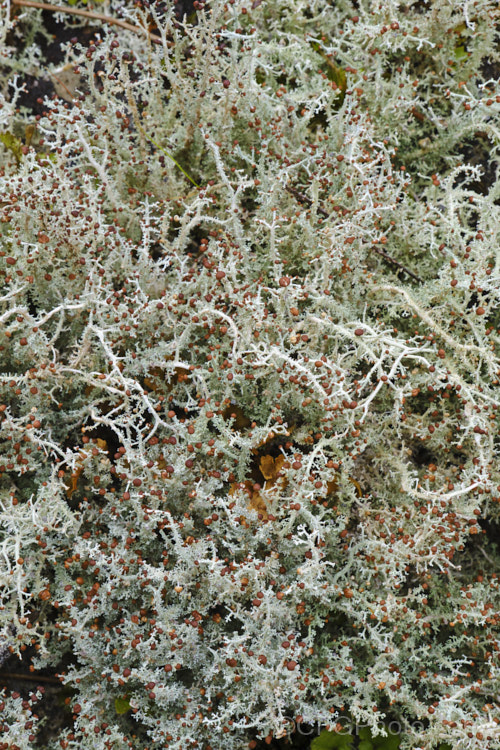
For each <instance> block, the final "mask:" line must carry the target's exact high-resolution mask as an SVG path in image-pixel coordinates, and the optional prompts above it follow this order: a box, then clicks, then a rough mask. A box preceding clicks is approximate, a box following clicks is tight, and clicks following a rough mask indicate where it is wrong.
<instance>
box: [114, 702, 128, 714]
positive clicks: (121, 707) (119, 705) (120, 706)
mask: <svg viewBox="0 0 500 750" xmlns="http://www.w3.org/2000/svg"><path fill="white" fill-rule="evenodd" d="M130 708H131V706H130V703H129V700H128V698H115V711H116V713H117V714H126V713H127V711H129V710H130Z"/></svg>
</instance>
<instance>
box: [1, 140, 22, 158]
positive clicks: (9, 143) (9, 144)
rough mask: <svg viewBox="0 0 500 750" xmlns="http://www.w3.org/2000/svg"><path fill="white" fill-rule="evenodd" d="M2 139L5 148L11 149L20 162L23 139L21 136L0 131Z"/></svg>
mask: <svg viewBox="0 0 500 750" xmlns="http://www.w3.org/2000/svg"><path fill="white" fill-rule="evenodd" d="M0 141H1V142H2V143H3V145H4V146H5V148H7V149H8V150H9V151H12V153H13V154H14V157H15V159H16V161H17V163H18V164H19V162H20V161H21V155H22V151H21V148H22V145H23V143H22V141H21V140H20V139H19V138H16V136H15V135H14V134H13V133H0Z"/></svg>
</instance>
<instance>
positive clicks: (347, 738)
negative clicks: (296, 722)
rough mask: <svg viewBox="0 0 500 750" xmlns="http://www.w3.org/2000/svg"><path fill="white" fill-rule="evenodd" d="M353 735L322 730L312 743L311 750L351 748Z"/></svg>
mask: <svg viewBox="0 0 500 750" xmlns="http://www.w3.org/2000/svg"><path fill="white" fill-rule="evenodd" d="M352 741H353V736H352V735H351V734H339V733H338V732H327V731H324V732H321V734H320V735H319V736H318V737H316V738H315V739H314V740H313V741H312V743H311V750H351V748H352Z"/></svg>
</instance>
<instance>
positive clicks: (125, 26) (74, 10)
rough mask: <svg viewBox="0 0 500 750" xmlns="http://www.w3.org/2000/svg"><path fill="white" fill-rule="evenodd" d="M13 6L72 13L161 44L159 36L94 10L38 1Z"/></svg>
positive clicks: (16, 1)
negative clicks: (144, 35)
mask: <svg viewBox="0 0 500 750" xmlns="http://www.w3.org/2000/svg"><path fill="white" fill-rule="evenodd" d="M12 5H13V6H16V5H22V6H25V7H27V8H39V9H40V10H48V11H51V12H52V13H70V14H71V15H73V16H84V18H91V19H93V20H94V21H102V22H103V23H109V24H110V25H114V26H121V28H122V29H127V30H128V31H133V32H134V33H135V34H146V36H148V37H149V38H150V39H151V41H152V42H156V43H160V42H161V39H160V37H159V36H156V34H151V32H149V31H148V30H147V29H143V28H142V27H141V26H134V25H133V24H132V23H128V22H127V21H122V20H121V18H113V17H112V16H106V15H104V13H95V12H94V11H93V10H80V8H70V7H66V6H64V5H49V4H48V3H39V2H37V0H13V2H12Z"/></svg>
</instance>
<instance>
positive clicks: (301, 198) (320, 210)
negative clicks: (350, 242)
mask: <svg viewBox="0 0 500 750" xmlns="http://www.w3.org/2000/svg"><path fill="white" fill-rule="evenodd" d="M285 190H286V191H287V192H288V193H290V194H291V195H293V196H294V198H297V200H299V201H301V202H302V203H306V204H307V205H308V206H312V200H311V199H310V198H308V197H307V195H304V193H301V192H299V190H296V189H295V188H293V187H291V186H290V185H287V186H286V188H285ZM317 211H318V213H319V214H321V216H324V217H325V218H326V219H329V218H330V214H329V213H328V211H326V210H325V209H324V208H322V206H318V208H317ZM373 251H374V252H375V253H376V254H377V255H380V257H381V258H383V259H384V260H385V261H387V263H392V265H393V266H396V267H397V268H399V269H400V270H401V271H404V273H406V274H408V276H411V277H412V279H415V281H419V282H420V283H423V280H422V279H421V278H420V276H417V274H416V273H414V272H413V271H411V270H410V269H409V268H407V267H406V266H404V265H403V264H402V263H400V262H399V261H398V260H396V259H395V258H393V257H392V256H391V255H389V253H386V252H385V250H380V248H378V247H374V248H373Z"/></svg>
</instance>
